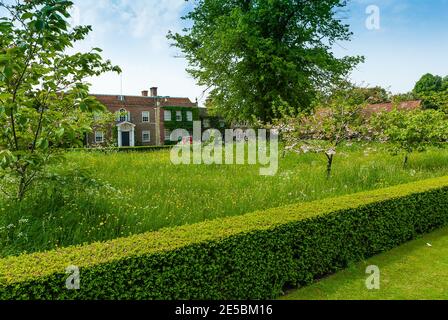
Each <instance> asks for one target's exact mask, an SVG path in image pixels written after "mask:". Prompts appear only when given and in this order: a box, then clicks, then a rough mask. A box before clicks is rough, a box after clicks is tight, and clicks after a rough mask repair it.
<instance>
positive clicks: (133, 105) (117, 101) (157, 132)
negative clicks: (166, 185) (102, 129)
mask: <svg viewBox="0 0 448 320" xmlns="http://www.w3.org/2000/svg"><path fill="white" fill-rule="evenodd" d="M95 98H97V99H98V100H99V101H100V102H101V103H103V104H104V105H105V106H106V108H107V109H108V110H109V111H110V112H112V113H114V114H119V112H120V110H121V109H125V110H126V111H127V112H128V119H127V121H128V122H130V123H132V124H134V125H135V132H134V136H135V139H134V142H135V146H155V145H164V144H165V134H164V132H165V122H164V109H165V108H169V109H172V110H182V111H183V116H184V117H185V113H186V111H193V120H194V121H196V120H197V119H198V118H199V117H198V115H197V114H198V112H197V104H195V103H192V102H191V101H190V100H189V99H188V98H170V97H144V96H143V97H134V96H124V97H120V96H106V95H104V96H101V95H97V96H95ZM173 105H174V106H175V107H173ZM144 111H148V112H149V114H150V119H149V122H143V118H142V112H144ZM173 120H175V112H173ZM184 120H186V118H185V119H184ZM121 122H122V121H120V120H119V119H118V117H117V121H116V122H115V124H114V127H113V129H111V130H109V132H107V133H105V135H106V136H107V137H108V138H109V139H110V138H111V137H114V138H115V140H117V139H116V138H117V135H118V130H117V128H116V125H117V124H119V123H121ZM172 122H173V123H174V124H176V121H172ZM177 125H179V126H178V127H176V128H184V127H185V128H190V127H191V128H192V127H193V122H191V123H190V124H188V123H187V124H185V121H182V122H181V123H177ZM171 126H172V124H167V127H171ZM143 131H149V132H150V136H151V141H149V142H143ZM109 141H110V140H109ZM87 143H88V145H89V146H95V145H97V143H95V133H94V132H93V133H92V134H89V135H88V137H87Z"/></svg>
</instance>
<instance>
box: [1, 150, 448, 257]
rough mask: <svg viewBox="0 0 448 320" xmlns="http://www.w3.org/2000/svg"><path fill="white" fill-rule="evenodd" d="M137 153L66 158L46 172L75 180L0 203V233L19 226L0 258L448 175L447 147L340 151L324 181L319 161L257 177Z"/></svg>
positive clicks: (309, 157) (301, 158) (300, 160)
mask: <svg viewBox="0 0 448 320" xmlns="http://www.w3.org/2000/svg"><path fill="white" fill-rule="evenodd" d="M138 149H143V150H142V153H140V152H137V151H132V152H126V151H127V150H126V151H123V152H119V151H118V150H116V151H115V150H107V149H106V150H101V149H100V150H97V149H94V150H91V149H88V150H86V152H83V151H79V152H78V151H75V152H70V153H68V154H67V155H66V156H65V158H66V159H67V161H66V162H65V163H64V164H63V165H58V166H56V168H53V167H51V168H49V169H48V171H50V172H51V173H52V175H53V173H55V174H58V175H60V176H62V177H65V176H68V177H72V176H74V173H75V172H79V173H80V175H81V176H80V177H79V178H67V179H65V178H61V179H63V180H61V181H64V180H65V183H59V182H58V181H59V180H54V179H51V180H40V181H38V182H37V184H36V188H33V190H31V191H30V193H29V194H28V196H27V197H26V198H25V199H24V201H22V202H21V203H20V205H19V204H17V203H15V202H14V201H7V199H3V198H2V197H1V196H0V229H2V228H4V229H6V228H7V227H8V225H10V224H13V225H14V226H17V225H19V224H20V220H21V219H28V220H29V223H28V224H27V225H26V228H25V229H21V230H17V232H16V234H18V233H20V232H22V237H21V241H15V242H12V241H9V242H8V241H6V240H7V239H6V238H5V241H4V242H1V243H0V258H1V257H5V256H7V255H19V254H22V253H24V252H28V253H31V252H36V251H44V250H50V249H56V248H58V247H61V246H69V245H78V244H83V243H93V242H95V241H104V240H111V239H114V238H117V237H123V236H130V235H133V234H140V233H145V232H150V231H157V230H160V229H162V228H167V227H175V226H182V225H186V224H193V223H198V222H202V221H204V220H213V219H218V218H224V217H229V216H237V215H243V214H246V213H250V212H253V211H257V210H264V209H269V208H275V207H280V206H285V205H289V204H296V203H306V202H311V201H315V200H320V199H324V198H329V197H338V196H341V195H346V194H353V193H357V192H361V191H366V190H373V189H378V188H385V187H389V186H394V185H398V184H403V183H409V182H413V181H419V180H424V179H428V178H432V177H439V176H444V175H448V150H447V149H444V150H440V149H435V148H434V149H433V148H431V149H430V150H428V151H426V152H424V153H419V154H415V155H414V156H413V160H412V162H411V163H409V166H408V168H403V166H402V162H401V159H397V158H396V157H394V156H393V155H390V154H389V153H388V152H387V151H385V150H384V146H383V145H381V144H376V143H369V144H367V145H366V144H365V143H353V144H352V145H350V146H349V145H341V146H340V147H339V148H338V152H339V153H338V155H337V157H335V161H334V164H333V165H334V170H333V172H332V177H331V179H327V178H326V177H325V175H324V174H323V172H325V162H324V161H323V156H322V155H321V154H314V153H307V154H295V153H290V154H287V155H286V156H285V157H284V158H281V159H279V171H278V174H277V175H275V176H272V177H263V176H260V175H259V169H260V168H261V167H262V166H259V165H249V164H248V165H233V166H231V165H227V166H209V165H192V166H177V167H173V166H172V164H171V162H170V152H169V150H165V151H154V152H149V151H148V150H147V149H146V148H138ZM111 172H113V174H111ZM155 172H157V174H154V173H155ZM90 180H95V181H96V185H97V186H98V187H97V189H96V190H92V188H91V187H89V186H83V185H82V183H81V181H86V182H87V183H88V184H89V185H92V184H90V182H89V181H90ZM109 186H111V187H112V188H110V187H109ZM49 189H51V190H57V193H53V192H48V193H46V192H45V190H49ZM114 190H115V191H114ZM107 216H110V217H113V219H105V218H106V217H107ZM48 220H50V221H51V223H49V222H48ZM86 221H88V223H87V222H86ZM43 222H44V223H45V227H44V228H43ZM86 226H88V227H86Z"/></svg>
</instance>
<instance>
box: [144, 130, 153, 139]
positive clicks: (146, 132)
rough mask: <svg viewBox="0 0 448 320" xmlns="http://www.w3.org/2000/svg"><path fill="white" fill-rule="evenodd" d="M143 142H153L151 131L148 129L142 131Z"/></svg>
mask: <svg viewBox="0 0 448 320" xmlns="http://www.w3.org/2000/svg"><path fill="white" fill-rule="evenodd" d="M145 134H147V135H148V139H147V140H145ZM142 142H151V131H148V130H145V131H142Z"/></svg>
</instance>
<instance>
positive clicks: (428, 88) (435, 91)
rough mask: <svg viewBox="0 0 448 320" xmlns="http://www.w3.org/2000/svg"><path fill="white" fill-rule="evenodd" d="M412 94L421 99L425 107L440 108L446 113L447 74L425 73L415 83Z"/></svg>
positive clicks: (447, 105) (447, 97)
mask: <svg viewBox="0 0 448 320" xmlns="http://www.w3.org/2000/svg"><path fill="white" fill-rule="evenodd" d="M414 94H416V95H417V96H418V97H419V98H420V99H422V100H423V107H424V108H426V109H441V110H443V111H445V112H446V113H448V76H447V77H445V78H442V77H440V76H434V75H432V74H430V73H428V74H425V75H424V76H423V77H422V78H421V79H420V80H419V81H418V82H417V83H416V85H415V88H414Z"/></svg>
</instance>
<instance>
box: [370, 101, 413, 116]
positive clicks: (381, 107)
mask: <svg viewBox="0 0 448 320" xmlns="http://www.w3.org/2000/svg"><path fill="white" fill-rule="evenodd" d="M421 106H422V101H421V100H412V101H403V102H401V103H400V104H398V105H397V109H398V110H416V109H420V108H421ZM394 108H395V105H394V104H393V103H392V102H389V103H377V104H369V105H367V106H366V107H365V109H364V113H365V114H367V115H372V114H374V113H378V112H383V111H388V112H389V111H392V110H393V109H394Z"/></svg>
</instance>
